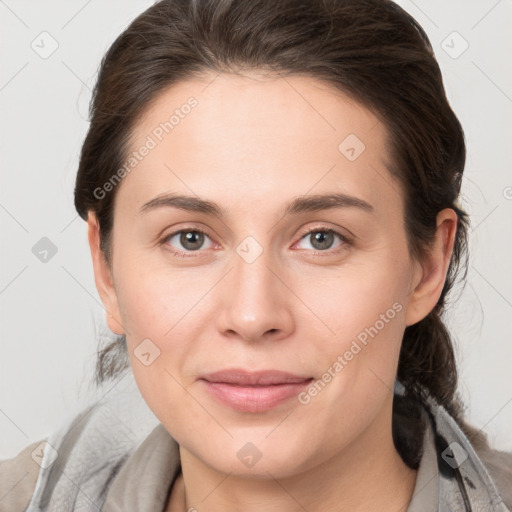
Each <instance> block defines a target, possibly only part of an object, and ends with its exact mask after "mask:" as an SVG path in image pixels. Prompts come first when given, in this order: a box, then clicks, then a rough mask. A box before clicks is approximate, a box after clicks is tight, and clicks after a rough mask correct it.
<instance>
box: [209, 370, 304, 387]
mask: <svg viewBox="0 0 512 512" xmlns="http://www.w3.org/2000/svg"><path fill="white" fill-rule="evenodd" d="M201 378H202V379H204V380H207V381H209V382H223V383H226V384H236V385H239V386H270V385H272V384H294V383H299V382H304V381H306V380H309V379H311V378H312V377H303V376H300V375H294V374H292V373H289V372H283V371H280V370H260V371H256V372H254V371H249V370H244V369H241V368H233V369H225V370H220V371H217V372H213V373H208V374H206V375H203V376H202V377H201Z"/></svg>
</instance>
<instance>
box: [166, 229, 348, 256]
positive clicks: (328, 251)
mask: <svg viewBox="0 0 512 512" xmlns="http://www.w3.org/2000/svg"><path fill="white" fill-rule="evenodd" d="M180 233H201V234H203V235H206V236H207V237H208V238H210V236H209V235H208V233H206V232H205V231H204V230H202V229H200V228H196V227H191V228H185V229H180V230H178V231H174V232H173V233H170V234H169V235H166V236H165V237H164V238H163V239H162V240H161V242H160V244H161V245H167V243H168V241H169V240H170V239H171V238H172V237H173V236H176V235H179V234H180ZM313 233H331V234H333V235H336V236H337V237H338V238H339V239H340V240H341V242H342V244H341V245H340V246H338V247H337V248H336V249H333V250H331V249H326V250H325V251H320V250H314V251H312V252H313V254H315V255H319V256H321V257H322V256H329V255H330V256H332V255H333V254H338V253H340V252H341V251H343V250H345V249H346V248H347V246H349V245H351V240H350V239H349V238H348V237H346V236H345V235H342V234H341V233H339V232H338V231H335V230H334V229H331V228H324V227H315V228H313V229H310V230H309V231H306V232H305V233H303V234H302V235H301V236H300V240H303V239H304V238H306V237H308V236H309V235H311V234H313ZM300 240H299V241H300ZM167 248H168V250H169V251H171V252H173V255H174V256H176V257H178V258H190V257H192V258H193V257H197V256H196V255H195V254H194V253H198V252H201V251H200V250H199V251H181V250H177V249H174V248H171V246H167Z"/></svg>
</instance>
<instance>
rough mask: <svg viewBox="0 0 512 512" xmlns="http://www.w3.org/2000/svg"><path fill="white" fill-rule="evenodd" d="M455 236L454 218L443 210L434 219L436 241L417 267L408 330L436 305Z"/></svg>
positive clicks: (455, 219) (448, 211)
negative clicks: (418, 270)
mask: <svg viewBox="0 0 512 512" xmlns="http://www.w3.org/2000/svg"><path fill="white" fill-rule="evenodd" d="M456 233H457V214H456V213H455V211H454V210H452V209H451V208H445V209H444V210H442V211H441V212H439V214H438V215H437V221H436V235H435V240H434V242H433V244H432V246H431V248H430V250H429V251H428V252H427V254H426V256H425V260H424V261H423V262H421V264H419V265H420V266H419V269H420V273H419V274H420V276H421V278H420V279H419V282H418V283H417V284H415V286H414V289H413V290H412V292H411V296H410V300H409V304H408V308H407V314H406V325H407V326H409V325H413V324H415V323H417V322H419V321H420V320H422V319H423V318H425V317H426V316H427V315H428V314H429V313H430V312H431V311H432V310H433V309H434V307H435V305H436V304H437V301H438V300H439V297H440V296H441V292H442V291H443V287H444V284H445V281H446V274H447V272H448V267H449V264H450V260H451V257H452V254H453V248H454V244H455V236H456ZM417 281H418V280H417Z"/></svg>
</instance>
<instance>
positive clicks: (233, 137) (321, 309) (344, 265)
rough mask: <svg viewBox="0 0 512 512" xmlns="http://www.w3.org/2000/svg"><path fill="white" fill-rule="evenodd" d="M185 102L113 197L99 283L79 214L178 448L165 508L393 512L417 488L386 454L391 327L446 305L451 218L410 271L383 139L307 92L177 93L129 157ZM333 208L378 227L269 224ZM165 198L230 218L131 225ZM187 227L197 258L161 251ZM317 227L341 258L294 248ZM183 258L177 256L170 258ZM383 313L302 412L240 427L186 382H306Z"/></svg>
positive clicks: (335, 216) (336, 104)
mask: <svg viewBox="0 0 512 512" xmlns="http://www.w3.org/2000/svg"><path fill="white" fill-rule="evenodd" d="M212 80H213V81H212ZM190 96H194V97H195V98H196V99H197V100H198V106H197V107H195V108H194V109H193V110H192V111H191V112H190V114H189V115H188V116H186V117H184V119H181V120H180V123H179V125H178V126H177V127H175V129H174V130H173V131H172V132H170V133H169V134H168V135H167V136H165V137H164V138H163V140H162V141H161V142H160V143H159V144H158V145H157V147H155V148H154V149H152V150H151V151H150V153H149V154H148V155H147V156H146V157H145V158H144V159H143V160H142V161H141V162H139V163H138V165H137V166H136V167H135V168H134V169H133V170H132V171H131V172H130V173H129V174H127V175H126V176H125V178H124V179H123V181H122V182H121V184H120V185H119V186H118V187H119V188H118V190H116V194H117V196H116V203H115V209H114V228H113V238H112V243H113V245H112V248H113V252H112V261H111V266H109V265H108V264H107V262H106V261H105V259H104V257H103V254H102V252H101V251H100V248H99V233H98V224H97V219H96V217H95V215H94V214H93V213H92V212H91V213H90V215H89V219H88V225H89V242H90V247H91V254H92V259H93V264H94V273H95V279H96V285H97V288H98V291H99V294H100V296H101V299H102V301H103V304H104V306H105V309H106V311H107V322H108V325H109V328H110V329H111V330H112V331H114V332H116V333H118V334H126V336H127V343H128V350H129V354H130V361H131V366H132V369H133V373H134V376H135V379H136V382H137V385H138V387H139V389H140V391H141V393H142V395H143V397H144V399H145V400H146V401H147V403H148V405H149V407H150V408H151V409H152V411H153V412H154V413H155V415H156V416H157V417H158V418H159V420H160V421H161V422H162V424H163V425H164V426H165V428H166V429H167V430H168V431H169V433H170V434H171V435H172V436H173V437H174V438H175V439H176V440H177V441H178V443H179V445H180V455H181V462H182V475H180V477H179V479H178V481H177V482H176V485H175V486H174V487H173V491H172V494H171V497H170V500H169V503H168V506H167V510H168V511H173V510H188V508H189V507H195V509H197V510H198V511H201V510H208V511H210V512H216V511H219V512H220V511H222V512H226V511H237V510H242V509H243V510H244V511H245V512H252V511H261V510H266V511H277V510H279V511H281V512H282V511H290V512H291V511H296V510H304V509H305V510H308V511H309V512H316V511H323V512H326V511H334V510H336V511H340V510H350V511H355V512H357V511H363V510H364V511H367V510H381V511H388V510H389V511H393V512H397V511H399V510H405V509H406V508H407V505H408V503H409V502H410V499H411V496H412V491H413V488H414V484H415V479H416V473H417V472H416V471H413V470H411V469H409V468H408V467H407V466H406V465H405V464H404V463H403V461H402V459H401V458H400V456H399V455H398V453H397V451H396V450H395V447H394V444H393V440H392V431H391V418H392V399H393V393H392V390H393V385H394V382H395V378H396V371H397V365H398V357H399V352H400V346H401V340H402V336H403V332H404V329H405V327H406V326H408V325H412V324H414V323H416V322H418V321H419V320H421V319H422V318H424V317H425V316H426V315H427V314H428V313H429V312H430V311H431V310H432V309H433V307H434V306H435V304H436V302H437V300H438V298H439V296H440V294H441V290H442V287H443V284H444V281H445V278H446V272H447V268H448V264H449V260H450V257H451V254H452V251H453V242H454V236H455V229H456V222H457V217H456V214H455V212H454V211H453V210H451V209H446V210H443V211H441V212H440V213H439V214H438V217H437V232H436V239H435V242H434V244H433V245H432V247H431V250H430V252H429V254H428V257H426V258H425V259H424V260H423V261H421V262H419V261H416V260H415V259H414V258H413V257H412V256H411V254H410V252H409V249H408V245H407V237H406V232H405V229H404V206H403V193H402V191H401V187H400V184H399V183H398V182H397V181H396V180H395V179H394V178H393V177H392V175H391V173H390V171H389V170H388V168H389V166H390V165H391V162H390V159H389V156H388V149H387V148H388V145H387V132H386V128H385V126H384V125H383V124H382V123H381V122H379V120H378V119H377V118H376V117H375V116H374V115H373V114H372V113H371V112H370V111H369V110H367V109H366V108H365V107H364V106H362V105H360V104H358V103H356V102H354V101H353V100H351V99H350V98H349V97H348V96H346V95H344V94H342V93H340V92H338V91H335V90H334V89H332V88H331V87H330V86H328V85H326V84H324V83H322V82H319V81H317V80H315V79H313V78H310V77H301V76H294V77H286V78H281V77H276V76H274V77H271V76H263V75H262V74H257V73H255V72H254V73H252V74H246V75H245V76H238V75H230V74H220V75H218V76H217V77H215V76H213V75H209V76H205V77H204V78H194V79H193V80H189V81H186V82H182V83H180V84H178V85H176V86H174V87H172V88H170V89H167V90H165V91H164V92H163V93H162V94H161V95H160V96H159V97H158V98H157V100H156V101H155V102H153V103H152V105H151V107H150V108H149V109H148V110H147V111H146V112H145V114H144V116H143V117H142V118H141V119H140V121H139V122H138V124H137V126H136V127H135V129H134V131H133V134H132V148H133V149H134V150H135V149H136V148H138V147H140V146H141V145H142V144H143V143H144V141H145V140H146V137H147V136H148V134H151V132H152V130H153V129H154V128H155V127H156V126H158V125H159V123H160V122H162V121H163V120H164V119H166V118H168V115H169V114H168V112H172V111H173V110H174V109H176V108H179V107H180V105H183V104H184V103H186V101H187V98H189V97H190ZM349 134H356V135H357V137H358V138H359V139H360V140H361V141H363V142H364V144H365V146H366V148H365V150H364V151H363V152H362V153H361V154H360V156H359V157H358V158H357V159H355V160H354V161H350V160H349V159H347V158H346V157H345V155H344V154H342V153H341V152H340V151H339V149H338V146H339V145H340V143H341V142H342V141H343V140H344V139H345V138H346V137H347V135H349ZM332 192H340V193H343V194H347V195H349V196H353V197H356V198H359V199H362V200H364V201H366V202H368V203H369V204H370V205H371V206H372V208H373V210H372V211H371V212H369V211H365V210H363V209H361V208H357V207H354V206H348V207H347V206H345V207H342V208H337V209H323V210H322V211H318V212H302V213H299V214H294V215H289V216H283V212H284V208H285V207H286V205H287V204H288V203H289V202H290V201H291V200H292V199H295V198H296V197H298V196H304V195H308V196H309V195H313V194H324V193H332ZM166 193H177V194H187V195H194V196H199V197H201V198H204V199H208V200H211V201H215V202H216V203H218V204H219V205H220V206H222V207H223V208H224V210H225V212H226V217H225V218H224V219H222V220H221V219H219V218H216V217H215V216H212V215H209V214H206V213H197V212H188V211H184V210H181V209H178V208H173V207H161V208H158V209H154V210H151V211H147V212H146V213H144V214H141V213H140V209H141V207H142V205H144V204H145V203H147V202H148V201H150V200H152V199H154V198H155V197H157V196H160V195H161V194H166ZM194 228H200V229H202V230H204V231H205V232H206V236H205V238H204V242H203V245H200V244H201V242H200V241H199V242H198V243H197V246H199V247H200V248H199V249H189V247H191V245H190V244H189V245H185V246H184V245H183V243H180V236H179V234H178V236H174V237H171V238H170V239H169V238H168V239H167V240H164V238H165V237H166V236H168V235H170V234H172V233H175V232H177V231H179V230H180V229H183V230H187V229H188V230H193V229H194ZM329 228H330V229H334V230H335V231H337V232H338V233H340V234H341V235H343V236H344V237H347V239H348V241H345V242H344V241H343V240H342V239H341V238H338V237H337V236H334V238H333V239H332V243H331V246H330V247H329V244H328V243H327V244H326V247H327V248H322V247H323V246H320V248H318V247H319V245H318V243H316V244H315V239H314V238H313V236H311V235H306V233H307V232H308V231H310V230H313V229H316V231H320V232H322V230H323V229H329ZM247 236H252V237H253V238H254V239H255V240H256V241H257V242H258V244H259V245H260V247H261V249H262V253H261V254H260V255H259V257H258V258H257V259H256V260H255V261H253V262H252V263H248V262H247V261H245V260H244V259H243V258H242V257H240V255H239V254H238V253H237V247H238V246H239V244H240V243H241V242H242V241H243V240H244V239H245V238H246V237H247ZM162 240H163V241H162ZM185 243H186V242H185ZM192 247H194V246H192ZM180 250H181V251H184V252H187V253H188V254H189V257H184V258H180V257H178V256H176V255H175V253H176V252H177V251H180ZM393 304H399V305H400V306H401V311H399V312H397V313H396V315H395V316H394V318H393V319H392V320H390V321H389V322H387V323H385V327H384V328H382V329H380V330H379V332H378V334H377V335H376V336H375V337H374V338H373V339H370V340H369V342H368V343H367V345H365V346H362V349H361V351H360V352H358V353H357V355H355V356H354V357H353V358H352V359H351V360H350V361H349V362H348V363H347V364H346V366H344V367H343V369H342V371H340V372H338V373H337V374H336V376H335V377H334V378H332V380H331V381H330V382H329V383H328V384H327V385H326V386H325V387H324V388H323V389H322V390H321V391H320V392H319V393H318V394H317V395H316V396H314V397H312V398H311V400H310V402H309V403H307V404H302V403H300V402H299V401H298V400H297V399H296V398H292V399H290V400H288V401H286V402H285V403H284V404H282V405H280V406H278V407H276V408H274V409H271V410H268V411H264V412H260V413H244V412H239V411H237V410H234V409H231V408H229V407H228V406H226V405H224V404H222V403H220V402H218V401H216V400H215V399H214V398H212V397H211V395H210V394H208V393H207V391H206V390H205V388H204V386H203V383H202V382H201V381H199V380H198V379H199V377H200V376H201V375H203V374H204V373H207V372H211V371H216V370H220V369H224V368H235V367H242V368H248V369H251V370H260V369H280V370H284V371H289V372H292V373H295V374H299V375H303V376H304V375H306V376H311V377H314V378H315V380H316V379H321V377H322V374H323V373H324V372H325V371H326V370H327V369H328V368H329V367H332V365H333V363H334V362H335V361H336V360H337V357H338V355H340V354H341V355H342V354H344V353H345V352H346V351H347V350H348V349H349V348H350V346H351V343H352V341H353V340H354V339H356V337H357V335H358V334H360V333H361V332H362V331H364V329H365V328H367V327H369V326H373V325H375V324H376V321H377V320H378V319H379V318H380V315H381V314H383V313H385V312H386V311H387V310H389V308H391V307H392V305H393ZM147 338H149V339H150V340H151V341H152V343H154V344H155V345H156V346H157V347H158V348H159V350H160V355H159V357H157V358H156V359H155V360H154V361H153V362H152V363H151V364H150V365H147V366H146V365H144V364H142V363H141V362H140V361H139V359H138V358H137V357H136V356H135V355H134V350H136V348H137V346H138V345H139V344H140V343H141V341H142V340H144V339H147ZM247 442H251V443H253V444H254V445H255V446H256V447H257V448H258V450H259V451H260V452H261V454H262V456H261V459H260V460H259V461H258V462H257V463H256V464H255V465H253V466H252V467H247V466H245V465H244V464H242V462H241V461H240V459H239V458H238V457H237V452H238V451H239V450H240V449H241V448H242V447H243V446H244V445H245V444H246V443H247ZM185 502H186V506H185Z"/></svg>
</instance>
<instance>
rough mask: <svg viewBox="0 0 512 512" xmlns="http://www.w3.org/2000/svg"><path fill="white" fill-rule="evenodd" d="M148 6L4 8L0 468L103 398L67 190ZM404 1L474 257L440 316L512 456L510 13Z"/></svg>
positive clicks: (85, 275)
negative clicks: (424, 54) (434, 62)
mask: <svg viewBox="0 0 512 512" xmlns="http://www.w3.org/2000/svg"><path fill="white" fill-rule="evenodd" d="M151 3H152V2H150V1H144V0H130V1H127V0H122V1H121V0H116V1H114V0H108V1H100V0H89V1H86V0H67V1H63V0H62V1H44V2H42V1H36V0H32V1H28V0H5V1H2V0H0V15H1V33H0V37H1V41H0V48H1V49H2V68H1V69H2V74H1V77H0V109H1V113H0V115H1V121H2V122H1V142H0V143H1V153H0V154H1V157H2V166H1V173H2V174H1V195H0V222H1V227H2V229H1V240H2V251H1V271H0V304H1V331H0V340H1V360H0V386H1V387H0V458H6V457H10V456H14V455H15V454H16V453H17V452H18V451H19V450H21V449H22V448H23V447H24V446H26V445H28V444H29V443H32V442H35V441H37V440H40V439H42V438H44V437H46V436H47V435H48V434H49V433H50V432H51V431H52V430H54V429H56V428H58V427H59V426H60V425H61V424H62V422H63V419H64V418H68V417H70V416H73V415H74V414H76V413H77V412H78V411H80V410H81V409H83V408H84V407H85V405H87V404H88V403H91V402H92V401H94V400H99V399H100V398H101V397H102V396H103V395H104V394H105V393H106V392H108V387H107V388H104V389H102V390H95V389H94V388H93V386H92V384H91V382H92V375H93V369H94V363H95V357H96V347H97V341H98V337H99V336H100V335H101V336H104V335H105V333H106V334H108V331H106V330H105V329H106V327H102V326H104V325H105V324H104V315H103V309H102V307H101V304H100V301H99V297H98V294H97V292H96V288H95V285H94V280H93V273H92V265H91V262H90V255H89V248H88V245H87V239H86V225H85V222H84V221H82V220H81V219H80V218H79V217H78V216H77V214H76V212H75V210H74V207H73V186H74V180H75V174H76V169H77V160H78V154H79V150H80V146H81V143H82V141H83V138H84V136H85V133H86V130H87V126H88V123H87V108H88V102H89V99H90V89H92V87H93V84H94V80H95V76H96V71H97V68H98V65H99V62H100V59H101V57H102V55H103V54H104V52H105V51H106V49H107V48H108V46H109V45H110V44H111V43H112V42H113V41H114V39H115V37H116V36H117V35H118V34H119V33H120V32H121V31H122V29H123V28H124V27H126V25H127V24H128V23H129V22H130V21H131V20H132V19H133V18H134V17H135V16H136V15H137V14H139V13H140V12H142V11H143V10H144V9H145V8H146V7H148V6H149V5H150V4H151ZM398 3H399V4H400V5H401V6H402V7H404V8H405V9H406V10H407V11H408V12H410V13H411V14H412V15H413V16H414V17H415V18H416V19H417V20H418V21H419V22H420V24H421V25H422V26H423V27H424V29H425V30H426V31H427V33H428V35H429V37H430V39H431V42H432V44H433V46H434V49H435V52H436V55H437V58H438V60H439V63H440V66H441V69H442V71H443V75H444V80H445V85H446V88H447V93H448V97H449V99H450V102H451V104H452V107H453V109H454V110H455V112H456V114H457V115H458V117H459V119H460V121H461V123H462V125H463V127H464V129H465V133H466V138H467V147H468V158H467V168H466V177H465V182H464V196H465V199H464V206H465V207H466V208H467V209H468V210H469V212H470V213H471V216H472V223H473V228H472V232H471V245H470V249H471V253H472V257H471V265H470V270H469V276H468V285H467V287H466V288H465V290H464V292H463V294H462V295H461V296H460V298H457V297H456V295H455V294H454V295H453V297H454V299H456V300H455V301H454V302H455V303H454V305H453V307H452V309H451V310H450V312H449V314H448V320H449V324H450V326H451V327H452V329H453V331H454V333H455V337H456V351H457V359H458V362H459V368H460V383H459V390H460V393H461V394H462V396H463V398H464V399H465V401H466V404H467V406H468V415H469V418H470V421H471V422H472V423H473V424H474V425H476V426H477V427H478V428H482V429H483V430H485V432H487V433H488V434H489V437H490V440H491V443H492V444H493V445H494V446H495V447H497V448H499V449H505V450H512V428H511V426H512V376H511V374H512V364H511V363H512V343H511V334H510V333H511V330H512V266H511V264H510V261H511V254H512V241H511V234H512V173H511V164H512V156H511V155H512V152H511V142H512V141H511V137H510V135H511V125H512V115H511V114H512V71H511V67H510V64H509V62H510V59H509V55H510V50H511V39H512V36H511V33H512V31H511V30H510V27H511V26H512V2H511V1H510V0H500V1H496V0H478V1H468V0H457V1H454V0H450V1H449V2H448V1H441V0H437V1H432V0H414V1H411V0H402V1H400V2H398ZM45 31H46V32H48V34H50V36H48V35H44V34H43V35H40V34H41V33H42V32H45ZM454 31H455V32H457V33H458V34H459V35H457V34H453V32H454ZM52 39H54V40H55V41H56V42H57V43H58V48H57V49H56V51H55V52H54V53H53V54H52V55H50V56H48V57H47V58H42V57H41V56H40V55H39V54H38V53H37V52H36V51H35V50H34V49H33V48H32V46H31V45H33V46H34V47H35V48H37V49H38V51H39V53H43V52H45V51H46V52H48V51H49V50H50V49H51V48H52V47H51V45H52V44H55V43H53V41H52ZM464 41H467V43H468V44H469V47H468V48H467V50H466V51H464V52H463V53H462V54H461V55H458V54H459V53H460V52H461V50H462V49H463V48H464V46H465V43H464ZM450 54H451V55H450ZM43 56H45V57H46V55H43ZM455 57H456V58H455ZM505 63H508V64H507V65H505ZM42 237H48V238H49V239H50V240H51V241H52V242H53V243H54V244H55V246H56V247H57V249H58V251H57V253H56V254H55V255H54V256H53V257H51V258H49V260H48V261H47V262H46V263H43V262H41V261H40V260H39V259H38V258H36V256H35V255H34V254H33V252H32V248H33V246H34V245H35V244H36V243H37V242H38V241H39V240H40V239H41V238H42Z"/></svg>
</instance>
